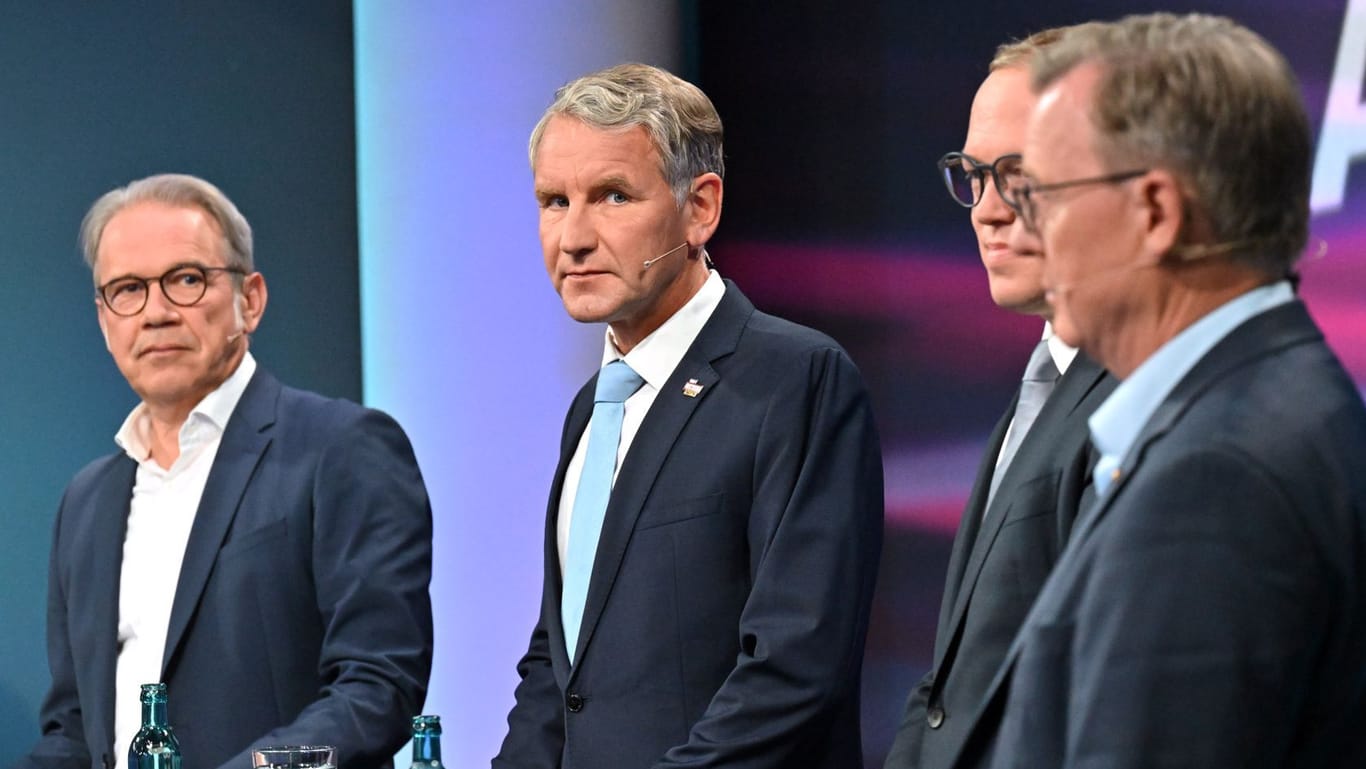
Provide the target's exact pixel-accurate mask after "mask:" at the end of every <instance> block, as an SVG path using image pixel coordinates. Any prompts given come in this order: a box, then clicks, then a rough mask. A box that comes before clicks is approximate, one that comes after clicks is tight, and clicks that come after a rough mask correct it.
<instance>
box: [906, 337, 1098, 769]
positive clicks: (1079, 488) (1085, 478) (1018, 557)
mask: <svg viewBox="0 0 1366 769" xmlns="http://www.w3.org/2000/svg"><path fill="white" fill-rule="evenodd" d="M1114 388H1115V380H1114V379H1113V378H1111V377H1110V376H1109V375H1108V374H1106V372H1105V371H1104V370H1103V369H1101V368H1100V367H1099V366H1097V365H1096V364H1095V363H1094V362H1093V361H1091V360H1090V359H1089V358H1087V357H1086V355H1085V354H1082V353H1078V354H1077V357H1076V358H1075V359H1074V360H1073V362H1072V365H1071V366H1069V367H1068V369H1067V373H1066V374H1064V375H1063V377H1062V379H1060V380H1059V381H1058V384H1057V387H1056V388H1055V389H1054V390H1053V393H1052V395H1050V396H1049V398H1048V402H1047V403H1046V404H1044V408H1043V410H1042V411H1040V412H1039V416H1038V418H1037V419H1036V420H1035V422H1034V425H1033V427H1032V428H1030V431H1029V434H1028V435H1027V436H1026V437H1025V440H1024V442H1023V443H1022V444H1021V445H1020V449H1019V451H1018V452H1017V453H1016V455H1015V459H1014V461H1012V462H1011V464H1010V467H1009V468H1008V469H1007V471H1006V474H1005V477H1003V478H1002V479H1001V485H1000V487H999V488H998V489H997V493H996V496H995V498H994V499H992V504H991V507H990V509H988V510H986V515H985V518H984V517H983V508H984V507H985V506H986V502H987V493H988V490H989V488H990V486H991V478H992V475H993V474H994V472H995V468H996V457H997V455H998V454H999V453H1000V450H1001V444H1002V442H1003V441H1004V440H1005V433H1006V428H1007V426H1008V425H1009V424H1010V419H1011V416H1012V415H1013V414H1014V413H1015V404H1014V403H1013V402H1012V403H1011V405H1010V408H1009V409H1007V410H1006V413H1005V414H1004V415H1003V416H1002V417H1001V420H1000V422H998V423H997V425H996V429H995V430H994V431H993V432H992V435H991V439H990V440H989V441H988V444H987V450H986V453H985V454H984V455H983V457H982V463H981V466H980V467H979V468H978V471H977V479H976V481H975V482H974V483H973V487H972V493H971V494H970V495H969V497H968V503H967V506H966V508H965V509H964V510H963V518H962V520H961V521H960V522H959V525H958V534H957V536H956V537H955V538H954V541H953V552H952V554H951V555H950V558H949V570H948V577H947V579H946V582H945V586H944V599H943V603H942V605H941V607H940V611H939V627H938V630H937V632H936V634H935V644H934V664H933V666H932V667H931V668H930V670H929V672H928V673H927V674H926V675H925V677H924V679H923V680H921V681H920V683H919V684H918V685H917V686H916V688H915V689H913V690H912V692H911V694H910V697H909V698H908V700H907V703H906V712H905V715H904V717H903V718H902V723H901V726H900V727H899V728H898V730H897V735H896V741H895V742H894V743H893V745H892V750H891V752H890V753H889V754H888V756H887V762H886V765H885V766H886V769H913V768H922V767H923V769H936V768H938V767H947V766H948V765H949V763H950V762H951V761H952V760H953V757H954V756H955V755H956V754H957V753H958V751H959V750H960V749H961V748H962V745H963V741H964V740H965V739H967V733H968V729H969V727H970V726H971V725H972V722H973V720H974V718H975V717H976V715H977V712H978V710H979V709H980V707H981V705H982V704H983V702H984V701H985V699H986V694H987V687H988V686H989V685H990V684H991V679H992V677H993V676H994V675H995V674H996V670H997V668H999V667H1000V664H1001V662H1002V661H1003V660H1004V659H1005V655H1006V651H1007V650H1008V649H1009V648H1010V642H1011V640H1012V639H1014V637H1015V633H1016V632H1017V631H1018V630H1019V628H1020V625H1021V624H1022V623H1023V622H1024V618H1025V615H1026V614H1027V613H1028V612H1029V607H1030V606H1032V605H1033V603H1034V598H1035V597H1036V596H1037V595H1038V592H1039V590H1040V589H1041V588H1042V587H1043V583H1044V580H1045V579H1047V578H1048V574H1049V572H1050V571H1051V570H1052V568H1053V564H1054V562H1055V561H1056V560H1057V558H1058V555H1059V554H1061V553H1062V549H1063V546H1064V545H1066V544H1067V537H1068V533H1069V532H1070V530H1071V528H1072V522H1073V520H1074V519H1075V518H1076V515H1077V511H1078V510H1079V509H1080V508H1081V507H1082V505H1083V504H1084V502H1083V500H1089V499H1091V493H1090V492H1091V473H1090V470H1091V467H1092V464H1093V459H1092V456H1091V451H1090V450H1089V448H1088V447H1089V443H1088V441H1087V437H1088V435H1087V426H1086V420H1087V418H1088V417H1090V415H1091V412H1093V411H1095V409H1096V407H1097V406H1099V405H1100V404H1101V402H1103V401H1104V400H1105V398H1106V397H1108V396H1109V394H1110V392H1111V391H1113V390H1114ZM1018 397H1019V394H1018V392H1017V394H1016V398H1017V399H1018Z"/></svg>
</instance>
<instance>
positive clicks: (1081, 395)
mask: <svg viewBox="0 0 1366 769" xmlns="http://www.w3.org/2000/svg"><path fill="white" fill-rule="evenodd" d="M1104 377H1105V370H1104V369H1102V368H1100V366H1098V365H1096V364H1095V363H1093V362H1092V361H1091V360H1090V359H1089V358H1086V357H1084V356H1081V355H1078V356H1077V357H1076V359H1074V360H1073V362H1072V365H1071V366H1069V367H1068V368H1067V373H1066V374H1065V375H1063V377H1062V379H1061V380H1059V382H1058V387H1057V389H1056V390H1054V392H1053V394H1052V396H1050V397H1049V399H1048V402H1047V403H1046V404H1044V407H1043V410H1042V411H1040V412H1039V417H1038V420H1037V421H1035V422H1034V426H1033V427H1032V428H1031V429H1030V434H1029V435H1027V436H1026V437H1025V441H1024V443H1023V444H1021V446H1020V451H1019V453H1017V454H1016V455H1015V461H1014V462H1012V463H1011V465H1010V467H1009V468H1007V469H1006V475H1005V477H1004V478H1002V479H1001V487H1000V492H999V493H998V494H997V495H996V498H995V499H993V500H992V504H991V507H990V509H988V510H987V514H986V520H985V521H984V522H983V523H982V530H981V531H980V532H979V533H978V534H977V536H976V537H974V538H973V542H972V545H971V550H970V552H971V555H970V556H969V557H968V562H967V566H966V568H965V570H964V578H963V582H962V584H961V586H960V587H959V589H958V593H957V595H956V600H955V601H954V607H953V615H952V619H951V621H950V624H949V627H950V628H952V631H951V632H953V633H956V632H958V627H959V626H960V625H961V624H962V622H963V616H964V615H965V614H966V613H967V607H968V603H969V599H970V598H971V597H972V591H973V589H974V588H975V587H976V585H977V577H978V576H979V575H980V574H981V573H982V564H983V563H985V562H986V557H987V553H988V552H989V551H990V550H991V546H992V544H993V543H994V542H995V540H996V536H997V535H998V534H999V533H1000V531H1001V526H1002V525H1004V523H1005V519H1006V513H1007V512H1008V511H1009V510H1010V502H1011V494H1010V489H1012V488H1013V487H1014V486H1015V485H1016V484H1018V483H1019V480H1020V479H1021V478H1023V477H1027V474H1028V473H1031V472H1034V470H1035V468H1034V467H1031V464H1034V462H1033V460H1034V459H1035V458H1039V459H1044V460H1049V459H1051V457H1050V456H1049V454H1048V452H1049V450H1050V448H1051V447H1052V446H1055V445H1057V443H1058V439H1059V438H1060V437H1061V433H1062V432H1063V431H1064V429H1065V427H1066V422H1067V418H1068V417H1069V416H1071V415H1072V412H1074V411H1076V409H1077V407H1078V406H1079V405H1081V403H1082V401H1084V400H1085V399H1086V396H1087V395H1088V394H1090V392H1091V391H1092V390H1093V389H1095V387H1096V385H1098V384H1099V383H1100V382H1101V380H1102V379H1104ZM997 446H998V448H999V444H997ZM987 461H990V462H991V463H992V464H993V466H994V463H995V455H994V454H990V453H989V454H988V459H987ZM987 477H988V478H990V476H987ZM988 483H990V481H989V480H988ZM983 496H984V495H983ZM975 509H980V508H975ZM941 661H942V660H936V665H937V664H938V663H939V662H941Z"/></svg>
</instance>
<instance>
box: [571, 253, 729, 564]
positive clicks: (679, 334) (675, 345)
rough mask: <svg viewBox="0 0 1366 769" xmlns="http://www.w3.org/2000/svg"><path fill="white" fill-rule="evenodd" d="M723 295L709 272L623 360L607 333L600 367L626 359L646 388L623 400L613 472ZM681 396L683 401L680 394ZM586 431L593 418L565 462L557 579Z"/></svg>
mask: <svg viewBox="0 0 1366 769" xmlns="http://www.w3.org/2000/svg"><path fill="white" fill-rule="evenodd" d="M725 293H726V284H725V283H723V282H722V281H721V275H720V274H719V273H717V272H716V270H712V271H711V274H710V275H708V276H707V282H706V283H703V284H702V288H700V289H698V290H697V293H696V294H693V297H692V298H691V299H689V300H688V303H687V304H685V305H683V306H682V307H681V308H679V310H678V312H676V313H674V314H673V315H671V316H670V317H669V319H668V320H666V321H664V324H663V325H661V326H660V327H659V328H657V329H655V330H654V331H653V332H652V333H651V334H650V335H649V336H647V337H645V338H644V339H642V340H640V342H639V343H638V344H637V345H636V346H635V347H632V348H631V351H630V352H629V353H627V354H626V355H624V356H623V355H622V354H621V353H620V352H617V346H616V343H615V342H614V341H613V338H612V329H610V328H609V329H607V338H606V341H605V342H604V343H603V353H602V365H604V366H606V365H607V364H608V363H611V362H612V361H614V360H617V359H622V360H625V361H626V365H628V366H630V367H631V369H632V370H634V371H635V372H636V373H637V374H639V375H640V378H641V379H644V380H645V384H644V385H642V386H641V388H640V389H639V390H636V392H635V394H634V395H632V396H631V397H630V398H627V399H626V403H625V413H624V415H623V416H622V420H621V442H620V443H619V444H617V472H620V470H621V463H622V461H623V460H625V459H626V451H627V450H628V449H630V448H631V441H633V440H635V437H636V432H637V431H638V430H640V423H641V422H643V421H644V420H645V413H646V412H647V411H649V410H650V406H651V405H653V404H654V402H655V397H656V396H658V395H659V391H660V390H661V389H663V387H664V385H665V384H666V383H668V381H669V377H671V376H673V373H674V369H676V368H678V364H679V363H680V362H681V361H682V360H683V355H684V354H685V353H687V351H688V348H689V347H692V343H693V341H694V340H695V339H697V335H698V334H700V333H701V332H702V327H703V326H705V325H707V321H708V320H710V319H711V315H712V313H713V312H715V311H716V307H717V305H719V304H721V298H722V297H723V296H725ZM680 397H684V396H682V394H681V391H680ZM590 432H592V419H589V424H588V425H585V426H584V429H583V435H581V436H579V444H578V448H577V449H575V451H574V456H573V457H571V458H570V460H569V467H567V468H565V472H564V487H563V488H562V489H560V510H559V517H558V519H557V521H556V526H555V539H556V547H557V549H558V550H559V553H560V576H561V577H563V576H564V558H565V551H566V550H567V549H568V547H569V522H570V519H571V518H572V517H573V514H574V497H575V496H577V494H578V491H579V476H580V475H582V474H583V463H584V458H585V455H586V454H587V453H588V434H589V433H590ZM612 483H613V485H615V484H616V474H615V473H614V474H613V475H612Z"/></svg>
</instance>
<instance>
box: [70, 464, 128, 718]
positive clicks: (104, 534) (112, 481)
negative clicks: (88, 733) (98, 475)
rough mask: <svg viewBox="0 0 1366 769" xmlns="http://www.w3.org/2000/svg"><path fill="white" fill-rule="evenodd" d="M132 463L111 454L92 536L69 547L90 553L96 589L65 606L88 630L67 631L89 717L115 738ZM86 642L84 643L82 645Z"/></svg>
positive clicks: (90, 534) (91, 530) (77, 552)
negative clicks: (80, 664) (82, 674)
mask: <svg viewBox="0 0 1366 769" xmlns="http://www.w3.org/2000/svg"><path fill="white" fill-rule="evenodd" d="M137 467H138V466H137V463H136V462H134V461H133V460H132V459H130V458H128V457H126V456H121V457H118V458H117V459H115V461H114V462H113V464H112V466H111V467H110V468H109V471H108V475H107V477H106V478H105V479H104V481H102V482H101V483H100V484H99V486H100V488H101V489H102V490H103V491H102V493H101V494H100V495H99V497H98V499H97V500H96V501H95V511H94V516H93V518H92V521H93V526H92V527H91V529H90V530H89V532H88V534H89V536H90V537H91V541H90V542H88V543H85V544H84V545H82V546H80V547H76V548H68V552H70V553H72V554H75V555H78V556H79V554H81V553H89V554H90V559H91V563H90V571H89V572H88V573H89V575H90V577H91V578H92V579H91V580H90V581H89V584H90V585H99V586H100V587H99V589H98V590H90V591H88V592H87V591H85V590H82V592H81V594H82V595H85V596H87V598H88V599H89V600H87V601H84V602H82V605H79V606H77V605H72V606H70V607H68V617H67V618H68V619H76V620H77V621H79V622H80V623H81V624H82V625H85V626H86V627H87V628H88V631H82V632H76V633H72V634H71V637H72V642H73V647H72V652H73V654H74V655H75V656H76V658H77V659H80V658H81V657H82V656H84V655H89V663H90V669H91V670H92V671H93V673H92V678H93V679H94V681H93V683H94V684H95V686H94V691H93V695H94V697H93V711H94V712H92V713H91V714H90V715H91V720H92V721H93V722H94V723H96V724H102V725H103V728H104V733H105V734H106V735H107V736H108V738H109V741H110V742H112V741H113V738H114V680H115V668H116V667H117V665H118V637H119V582H120V576H121V573H122V568H123V540H124V538H125V537H126V536H127V534H128V505H129V502H130V501H131V500H132V496H133V483H134V479H135V478H136V475H137ZM87 644H89V645H87Z"/></svg>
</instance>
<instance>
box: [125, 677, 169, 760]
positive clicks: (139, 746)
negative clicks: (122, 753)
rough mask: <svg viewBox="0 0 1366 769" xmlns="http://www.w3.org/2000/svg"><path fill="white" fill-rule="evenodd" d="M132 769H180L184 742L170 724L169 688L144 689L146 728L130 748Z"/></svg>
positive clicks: (144, 724)
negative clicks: (182, 742) (167, 701)
mask: <svg viewBox="0 0 1366 769" xmlns="http://www.w3.org/2000/svg"><path fill="white" fill-rule="evenodd" d="M128 769H180V742H179V741H177V740H176V738H175V732H173V731H171V727H170V725H169V724H167V723H166V684H143V685H142V728H141V729H139V730H138V733H137V735H136V736H135V737H133V742H132V744H130V745H129V746H128Z"/></svg>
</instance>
